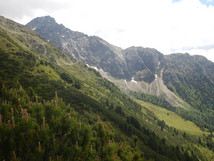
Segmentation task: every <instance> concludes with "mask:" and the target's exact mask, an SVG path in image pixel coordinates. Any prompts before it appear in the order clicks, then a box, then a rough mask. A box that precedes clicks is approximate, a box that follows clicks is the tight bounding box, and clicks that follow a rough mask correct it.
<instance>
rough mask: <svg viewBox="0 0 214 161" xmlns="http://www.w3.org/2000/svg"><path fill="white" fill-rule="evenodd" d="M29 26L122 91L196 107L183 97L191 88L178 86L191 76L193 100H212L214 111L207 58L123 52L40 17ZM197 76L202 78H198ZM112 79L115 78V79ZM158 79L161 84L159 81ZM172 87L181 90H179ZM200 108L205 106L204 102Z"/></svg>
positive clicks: (212, 73)
mask: <svg viewBox="0 0 214 161" xmlns="http://www.w3.org/2000/svg"><path fill="white" fill-rule="evenodd" d="M27 26H28V27H30V28H31V29H33V30H35V31H36V32H37V33H39V34H40V35H41V36H42V37H44V38H46V39H47V40H49V41H50V42H52V43H53V44H55V45H57V46H58V47H60V48H62V49H63V50H65V51H66V52H68V53H70V54H71V55H74V56H75V57H76V58H77V60H79V61H82V62H84V63H86V64H88V65H90V66H94V67H96V68H98V69H99V71H100V72H101V73H103V74H102V75H103V76H105V77H106V78H108V79H110V80H111V81H113V82H114V83H115V84H118V86H119V87H120V88H121V89H126V90H127V89H128V90H135V91H140V92H146V93H148V94H152V95H156V96H159V97H161V98H164V99H166V100H168V101H169V102H170V103H171V104H173V105H176V106H177V105H179V106H183V105H182V104H184V103H183V102H182V101H181V100H180V98H182V99H183V100H184V101H186V102H187V103H189V104H190V105H192V106H193V107H194V106H195V104H193V103H192V102H191V101H192V100H191V99H189V98H187V97H186V96H183V95H182V93H185V95H190V93H188V92H187V91H189V90H190V87H188V86H186V85H185V87H184V88H181V86H178V85H177V84H175V82H179V83H181V84H182V83H183V82H182V80H183V79H182V78H181V77H184V75H186V76H188V77H189V80H186V81H185V82H186V83H187V82H188V83H190V79H192V80H194V82H197V83H195V84H192V87H191V88H195V89H196V91H197V92H196V94H195V97H191V98H192V99H194V100H193V101H196V99H197V98H198V97H201V99H205V98H207V97H209V98H208V99H209V100H208V101H206V100H205V101H203V103H204V104H205V106H208V108H213V107H211V106H212V105H213V102H212V101H210V100H214V99H213V97H214V96H213V95H212V94H213V87H212V86H213V85H214V84H213V82H214V81H213V80H214V67H213V66H214V63H212V62H210V61H208V60H207V59H206V58H204V57H201V56H189V55H188V56H187V54H184V55H182V54H172V55H163V54H162V53H160V52H158V51H157V50H155V49H149V48H142V47H130V48H128V49H125V50H122V49H120V48H118V47H115V46H113V45H111V44H109V43H107V42H106V41H104V40H102V39H100V38H98V37H95V36H87V35H85V34H82V33H80V32H74V31H71V30H69V29H67V28H65V27H64V26H63V25H59V24H57V23H56V22H55V20H54V19H53V18H51V17H49V16H45V17H39V18H36V19H34V20H32V21H31V22H29V23H28V24H27ZM195 74H196V75H198V76H197V78H196V76H195ZM199 75H200V76H199ZM109 76H110V77H109ZM186 76H185V77H186ZM111 77H113V78H114V79H111ZM157 78H159V80H160V81H156V80H157ZM179 78H180V79H179ZM115 79H116V81H115ZM120 80H121V81H120ZM162 81H163V82H164V83H162ZM118 82H119V83H118ZM133 82H135V83H133ZM188 83H187V84H188ZM210 83H211V84H210ZM141 84H143V85H141ZM152 84H153V85H152ZM160 84H162V85H160ZM198 84H201V85H202V84H205V86H206V87H208V86H211V88H210V89H206V90H202V89H201V87H199V86H197V85H198ZM165 85H166V86H167V87H166V86H165ZM172 86H173V88H179V89H177V91H176V90H175V89H173V88H172ZM168 89H170V90H171V92H174V93H175V94H176V95H177V96H179V97H180V98H178V97H177V96H176V95H174V96H172V94H170V93H171V92H170V91H169V90H168ZM179 91H180V92H179ZM199 93H200V94H199ZM205 93H206V94H205ZM200 95H201V96H200ZM207 95H208V96H207ZM184 97H185V98H184ZM173 98H176V99H174V100H175V101H170V100H172V99H173ZM196 102H197V101H196ZM209 102H210V103H209ZM208 104H209V105H208ZM199 105H200V106H201V103H199ZM185 106H188V105H185Z"/></svg>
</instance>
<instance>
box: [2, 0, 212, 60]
mask: <svg viewBox="0 0 214 161" xmlns="http://www.w3.org/2000/svg"><path fill="white" fill-rule="evenodd" d="M0 15H1V16H4V17H6V18H9V19H12V20H14V21H16V22H19V23H21V24H26V23H28V22H29V21H30V20H32V19H33V18H36V17H41V16H46V15H50V16H51V17H54V18H55V20H56V22H57V23H60V24H63V25H64V26H65V27H67V28H69V29H71V30H73V31H79V32H83V33H85V34H88V35H89V36H92V35H96V36H99V37H101V38H103V39H104V40H106V41H108V42H109V43H111V44H113V45H115V46H119V47H121V48H123V49H125V48H128V47H130V46H142V47H150V48H155V49H157V50H159V51H160V52H162V53H163V54H171V53H178V52H179V53H189V54H191V55H204V56H205V57H207V58H208V59H209V60H212V61H213V62H214V20H213V19H214V18H213V17H214V0H0Z"/></svg>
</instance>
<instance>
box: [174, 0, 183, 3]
mask: <svg viewBox="0 0 214 161" xmlns="http://www.w3.org/2000/svg"><path fill="white" fill-rule="evenodd" d="M179 1H181V0H172V2H173V3H175V2H179Z"/></svg>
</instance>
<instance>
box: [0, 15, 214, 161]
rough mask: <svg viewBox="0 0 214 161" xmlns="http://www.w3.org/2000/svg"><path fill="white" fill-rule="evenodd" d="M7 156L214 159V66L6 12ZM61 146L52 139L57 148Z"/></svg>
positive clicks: (0, 155)
mask: <svg viewBox="0 0 214 161" xmlns="http://www.w3.org/2000/svg"><path fill="white" fill-rule="evenodd" d="M0 60H1V63H0V91H1V92H0V135H1V137H0V160H16V159H17V160H36V159H38V160H48V159H49V160H51V159H53V160H71V159H72V158H75V160H154V161H161V160H185V161H186V160H193V161H196V160H203V161H208V160H212V159H213V158H214V153H213V149H214V141H213V139H214V137H213V134H212V131H213V126H214V124H213V122H214V120H213V118H214V117H213V116H214V115H213V114H214V109H213V105H214V103H213V97H214V96H213V94H214V93H213V91H214V90H213V89H214V87H213V79H214V78H213V70H214V67H213V63H212V62H211V61H208V60H207V59H206V58H204V57H202V56H190V55H189V54H171V55H164V54H162V53H160V52H158V51H157V50H155V49H150V48H143V47H130V48H128V49H125V50H123V49H121V48H120V47H116V46H114V45H111V44H109V43H108V42H106V41H105V40H103V39H101V38H99V37H96V36H87V35H86V34H83V33H80V32H75V31H72V30H70V29H67V28H65V27H64V26H63V25H59V24H57V23H56V22H55V20H54V19H53V18H51V17H50V16H45V17H39V18H36V19H34V20H32V21H31V22H29V23H28V24H27V25H26V26H24V25H21V24H18V23H16V22H14V21H12V20H9V19H6V18H4V17H0ZM52 145H53V146H52Z"/></svg>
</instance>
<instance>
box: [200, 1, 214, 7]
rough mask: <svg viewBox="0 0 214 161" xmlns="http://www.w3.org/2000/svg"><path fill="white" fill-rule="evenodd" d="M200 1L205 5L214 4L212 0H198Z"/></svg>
mask: <svg viewBox="0 0 214 161" xmlns="http://www.w3.org/2000/svg"><path fill="white" fill-rule="evenodd" d="M200 2H201V3H202V4H204V5H206V6H214V0H200Z"/></svg>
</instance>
